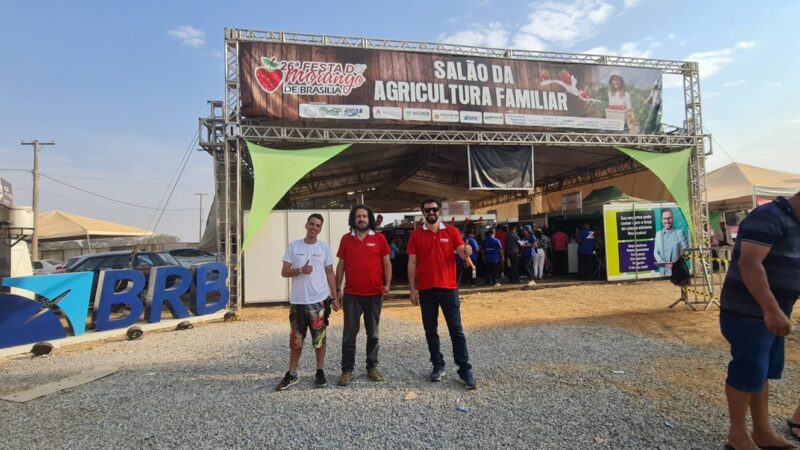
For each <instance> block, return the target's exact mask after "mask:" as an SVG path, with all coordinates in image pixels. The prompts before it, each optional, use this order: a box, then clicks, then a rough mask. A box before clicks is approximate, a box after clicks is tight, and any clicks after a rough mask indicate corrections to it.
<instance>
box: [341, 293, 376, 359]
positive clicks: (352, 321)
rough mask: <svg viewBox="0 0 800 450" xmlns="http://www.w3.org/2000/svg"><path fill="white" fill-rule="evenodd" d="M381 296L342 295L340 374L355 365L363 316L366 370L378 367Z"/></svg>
mask: <svg viewBox="0 0 800 450" xmlns="http://www.w3.org/2000/svg"><path fill="white" fill-rule="evenodd" d="M382 306H383V295H376V296H374V297H361V296H357V295H350V294H344V299H343V300H342V311H343V312H344V329H343V330H342V372H352V371H353V369H354V367H355V364H356V337H357V336H358V329H359V326H360V325H361V315H362V314H363V315H364V328H366V330H367V370H369V369H372V368H373V367H378V349H379V348H380V344H379V343H378V337H379V334H380V321H381V307H382Z"/></svg>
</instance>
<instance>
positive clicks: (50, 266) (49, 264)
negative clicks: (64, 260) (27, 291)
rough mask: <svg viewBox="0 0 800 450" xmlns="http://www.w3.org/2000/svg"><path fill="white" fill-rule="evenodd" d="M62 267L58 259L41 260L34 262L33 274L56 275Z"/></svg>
mask: <svg viewBox="0 0 800 450" xmlns="http://www.w3.org/2000/svg"><path fill="white" fill-rule="evenodd" d="M60 265H61V261H59V260H57V259H41V260H39V261H34V262H33V274H34V275H44V274H48V273H54V272H55V271H56V269H57V268H58V266H60Z"/></svg>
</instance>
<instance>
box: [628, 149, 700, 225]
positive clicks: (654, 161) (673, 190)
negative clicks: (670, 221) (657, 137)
mask: <svg viewBox="0 0 800 450" xmlns="http://www.w3.org/2000/svg"><path fill="white" fill-rule="evenodd" d="M616 149H617V150H619V151H621V152H623V153H625V154H626V155H628V156H630V157H631V158H633V159H635V160H636V161H638V162H639V163H640V164H642V165H643V166H645V167H647V168H648V169H650V171H651V172H653V173H654V174H655V175H656V176H657V177H658V179H659V180H661V182H662V183H664V185H665V186H666V187H667V190H668V191H669V193H670V194H672V198H674V199H675V203H677V204H678V207H679V208H680V209H681V211H682V212H683V216H684V217H685V218H686V221H687V222H688V224H689V229H690V230H692V229H693V227H692V210H691V207H690V202H689V157H690V156H691V154H692V151H691V150H692V149H691V148H685V149H683V150H681V151H678V152H672V153H653V152H646V151H643V150H634V149H630V148H624V147H616Z"/></svg>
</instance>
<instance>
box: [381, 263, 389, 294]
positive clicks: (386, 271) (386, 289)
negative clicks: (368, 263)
mask: <svg viewBox="0 0 800 450" xmlns="http://www.w3.org/2000/svg"><path fill="white" fill-rule="evenodd" d="M381 262H382V263H383V293H384V294H388V293H389V288H390V287H391V286H392V260H391V259H390V258H389V255H383V258H381Z"/></svg>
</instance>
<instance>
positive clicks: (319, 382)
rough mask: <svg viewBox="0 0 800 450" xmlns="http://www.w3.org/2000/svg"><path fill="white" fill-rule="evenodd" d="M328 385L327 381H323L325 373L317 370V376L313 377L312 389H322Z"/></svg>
mask: <svg viewBox="0 0 800 450" xmlns="http://www.w3.org/2000/svg"><path fill="white" fill-rule="evenodd" d="M327 385H328V380H326V379H325V371H324V370H322V369H317V374H316V375H314V387H317V388H324V387H325V386H327Z"/></svg>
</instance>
